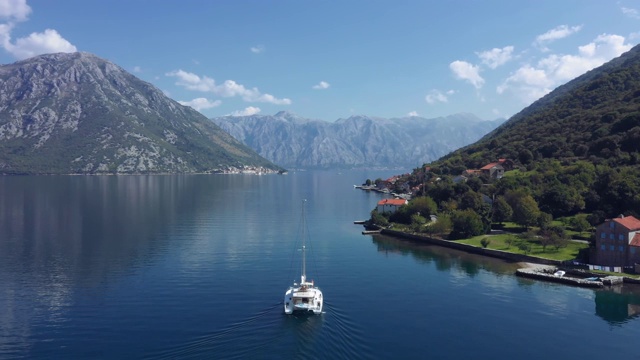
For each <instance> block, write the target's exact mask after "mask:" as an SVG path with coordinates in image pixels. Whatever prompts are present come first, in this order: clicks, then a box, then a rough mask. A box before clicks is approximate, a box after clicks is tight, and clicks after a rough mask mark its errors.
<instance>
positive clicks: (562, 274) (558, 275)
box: [553, 270, 566, 277]
mask: <svg viewBox="0 0 640 360" xmlns="http://www.w3.org/2000/svg"><path fill="white" fill-rule="evenodd" d="M564 274H566V272H564V271H562V270H558V271H556V272H554V273H553V276H557V277H563V276H564Z"/></svg>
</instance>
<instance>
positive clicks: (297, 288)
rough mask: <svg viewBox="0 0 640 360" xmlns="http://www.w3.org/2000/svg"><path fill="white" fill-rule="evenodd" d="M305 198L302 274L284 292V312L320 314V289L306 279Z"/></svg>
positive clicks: (321, 301) (321, 300) (321, 302)
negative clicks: (298, 280) (297, 281)
mask: <svg viewBox="0 0 640 360" xmlns="http://www.w3.org/2000/svg"><path fill="white" fill-rule="evenodd" d="M305 202H306V200H303V202H302V226H301V228H302V275H301V276H300V283H296V282H294V283H293V286H290V287H289V289H287V291H286V292H285V294H284V313H285V314H293V313H294V312H306V313H309V312H312V313H314V314H322V304H323V299H322V291H320V289H319V288H318V287H317V286H315V284H314V282H313V280H311V281H307V274H306V270H307V269H306V247H305V245H306V244H305V238H306V236H307V230H306V218H305V213H304V205H305Z"/></svg>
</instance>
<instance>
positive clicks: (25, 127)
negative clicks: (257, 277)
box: [0, 53, 281, 174]
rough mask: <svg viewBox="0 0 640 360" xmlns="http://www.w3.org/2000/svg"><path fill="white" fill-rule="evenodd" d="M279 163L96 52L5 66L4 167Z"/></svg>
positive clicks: (31, 170) (171, 168)
mask: <svg viewBox="0 0 640 360" xmlns="http://www.w3.org/2000/svg"><path fill="white" fill-rule="evenodd" d="M280 169H281V168H279V167H278V166H276V165H274V164H273V163H271V162H269V161H268V160H266V159H264V158H262V157H260V156H259V155H258V154H257V153H256V152H255V151H253V150H251V149H250V148H249V147H247V146H246V145H244V144H242V143H241V142H239V141H237V140H236V139H234V138H232V137H231V136H229V134H227V133H226V132H224V131H222V130H221V129H220V128H219V127H218V126H217V125H215V124H214V123H213V122H211V121H210V120H209V119H207V118H206V117H205V116H203V115H202V114H200V113H199V112H197V111H195V110H193V109H192V108H190V107H187V106H182V105H180V104H179V103H177V102H176V101H174V100H171V99H169V98H168V97H166V96H165V95H164V94H163V93H162V91H160V90H159V89H157V88H155V87H154V86H152V85H151V84H149V83H147V82H144V81H142V80H140V79H138V78H136V77H135V76H133V75H132V74H130V73H128V72H126V71H124V70H123V69H122V68H120V67H118V66H117V65H115V64H113V63H111V62H109V61H106V60H104V59H101V58H99V57H96V56H94V55H91V54H87V53H71V54H49V55H41V56H37V57H33V58H30V59H27V60H24V61H20V62H16V63H14V64H10V65H2V66H0V173H4V174H137V173H200V172H205V173H209V172H228V171H242V170H255V171H278V170H280Z"/></svg>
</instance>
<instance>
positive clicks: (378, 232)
mask: <svg viewBox="0 0 640 360" xmlns="http://www.w3.org/2000/svg"><path fill="white" fill-rule="evenodd" d="M370 234H380V230H364V231H362V235H370Z"/></svg>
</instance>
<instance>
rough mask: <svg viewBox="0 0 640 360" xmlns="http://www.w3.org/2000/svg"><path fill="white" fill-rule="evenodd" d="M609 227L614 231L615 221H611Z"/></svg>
mask: <svg viewBox="0 0 640 360" xmlns="http://www.w3.org/2000/svg"><path fill="white" fill-rule="evenodd" d="M609 227H610V228H612V229H613V227H614V224H613V221H609Z"/></svg>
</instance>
